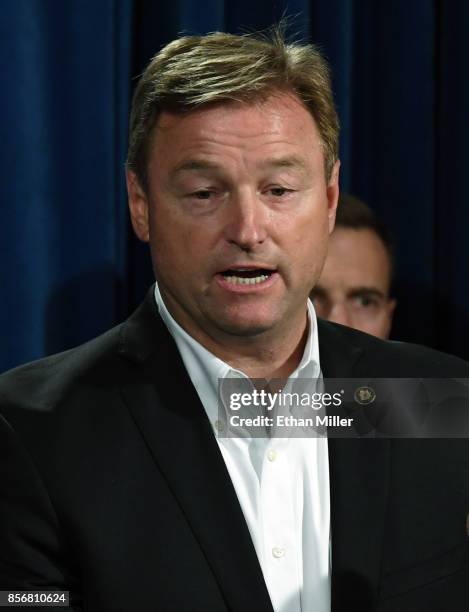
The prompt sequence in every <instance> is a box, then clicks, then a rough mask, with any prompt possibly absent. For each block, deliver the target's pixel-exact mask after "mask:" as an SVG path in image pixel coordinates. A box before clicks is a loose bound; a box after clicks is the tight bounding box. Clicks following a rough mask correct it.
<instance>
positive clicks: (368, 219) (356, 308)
mask: <svg viewBox="0 0 469 612" xmlns="http://www.w3.org/2000/svg"><path fill="white" fill-rule="evenodd" d="M393 264H394V262H393V244H392V241H391V238H390V235H389V232H388V231H387V228H386V227H385V226H384V225H383V224H382V223H381V222H380V221H379V220H378V219H377V217H376V215H375V214H374V213H373V211H372V210H371V209H370V208H369V207H368V206H367V205H366V204H365V203H364V202H362V201H361V200H358V199H357V198H355V197H353V196H351V195H348V194H343V193H342V194H341V195H340V197H339V205H338V207H337V214H336V222H335V229H334V232H333V233H332V235H331V237H330V240H329V247H328V252H327V257H326V262H325V264H324V268H323V271H322V273H321V277H320V279H319V281H318V282H317V284H316V285H315V286H314V288H313V291H312V292H311V299H312V300H313V303H314V307H315V309H316V314H317V315H318V316H319V317H322V318H323V319H327V320H328V321H333V322H334V323H340V324H342V325H347V326H349V327H353V328H354V329H358V330H360V331H363V332H365V333H367V334H372V335H373V336H377V337H378V338H383V339H386V338H388V337H389V333H390V331H391V326H392V319H393V315H394V310H395V308H396V300H395V299H393V298H392V297H391V287H392V277H393V267H394V265H393Z"/></svg>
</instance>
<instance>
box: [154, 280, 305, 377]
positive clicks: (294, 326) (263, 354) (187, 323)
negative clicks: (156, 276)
mask: <svg viewBox="0 0 469 612" xmlns="http://www.w3.org/2000/svg"><path fill="white" fill-rule="evenodd" d="M160 292H161V295H162V298H163V300H164V303H165V305H166V308H167V309H168V311H169V312H170V314H171V316H172V317H173V318H174V320H175V321H177V323H178V324H179V325H180V326H181V327H182V328H183V329H184V330H185V331H186V332H187V333H188V334H189V335H190V336H191V337H192V338H194V340H196V341H197V342H199V344H201V345H202V346H203V347H204V348H206V349H207V350H208V351H210V352H211V353H212V354H213V355H215V356H216V357H218V358H219V359H221V360H222V361H224V362H225V363H227V364H228V365H230V366H231V367H232V368H234V369H237V370H240V371H241V372H243V373H244V374H246V375H247V376H248V377H249V378H264V379H271V378H288V377H289V376H290V375H291V374H292V372H294V371H295V369H296V368H297V367H298V365H299V363H300V361H301V358H302V356H303V353H304V349H305V346H306V341H307V337H308V330H309V328H308V317H307V309H306V305H305V308H304V310H302V311H301V312H299V313H298V314H297V315H296V316H293V317H288V321H287V322H286V323H285V324H284V325H280V324H279V325H278V326H276V327H275V329H271V330H268V331H266V332H263V333H259V334H256V335H255V336H237V335H234V334H230V333H227V332H223V331H221V330H205V329H203V328H201V327H200V326H196V325H194V324H193V323H192V322H191V320H190V319H189V318H188V317H187V316H184V315H185V313H184V312H182V311H181V310H180V309H178V308H177V307H175V308H173V307H172V306H173V303H172V300H171V298H170V296H167V295H166V294H165V293H163V291H161V289H160Z"/></svg>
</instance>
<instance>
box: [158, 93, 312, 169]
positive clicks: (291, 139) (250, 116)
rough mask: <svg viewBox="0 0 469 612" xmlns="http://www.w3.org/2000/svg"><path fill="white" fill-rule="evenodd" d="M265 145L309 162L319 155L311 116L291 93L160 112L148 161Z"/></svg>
mask: <svg viewBox="0 0 469 612" xmlns="http://www.w3.org/2000/svg"><path fill="white" fill-rule="evenodd" d="M269 148H270V149H271V150H272V151H274V152H275V151H276V150H279V149H280V148H281V149H282V150H283V151H285V152H286V153H287V154H288V153H295V152H297V153H298V152H299V153H301V154H302V155H303V156H304V157H305V158H308V159H309V158H311V161H313V160H314V158H315V157H317V158H319V159H320V160H322V159H323V152H322V145H321V140H320V136H319V132H318V129H317V126H316V123H315V121H314V118H313V117H312V115H311V114H310V112H309V111H308V110H307V109H306V107H305V106H304V104H303V103H302V102H301V101H300V100H299V98H297V97H296V96H295V95H294V94H290V93H284V92H281V93H280V92H279V93H278V94H275V95H271V96H270V97H268V98H266V99H265V100H263V101H255V102H253V103H249V104H248V103H244V102H234V101H230V102H223V103H220V104H214V105H210V106H204V107H201V108H198V109H195V110H193V111H190V112H186V113H177V114H176V113H169V112H163V113H162V114H161V116H160V117H159V119H158V122H157V124H156V126H155V129H154V133H153V138H152V147H151V154H150V162H151V158H152V156H153V154H155V153H156V154H158V153H159V152H164V155H165V158H166V159H167V157H168V155H170V156H171V158H184V157H190V156H191V155H193V154H194V153H200V152H202V153H204V152H205V153H207V154H213V155H216V154H217V149H218V150H220V151H221V152H223V153H225V152H227V153H229V152H230V150H231V151H232V152H233V153H235V152H242V153H244V154H249V153H253V154H255V153H256V152H259V151H261V150H262V153H265V152H266V150H268V149H269ZM160 161H161V160H160Z"/></svg>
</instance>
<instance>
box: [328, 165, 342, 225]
mask: <svg viewBox="0 0 469 612" xmlns="http://www.w3.org/2000/svg"><path fill="white" fill-rule="evenodd" d="M339 169H340V160H337V161H336V162H335V164H334V166H333V168H332V172H331V178H330V179H329V183H328V184H327V190H326V192H327V209H328V213H327V216H328V217H329V234H332V231H333V229H334V226H335V213H336V211H337V204H338V202H339Z"/></svg>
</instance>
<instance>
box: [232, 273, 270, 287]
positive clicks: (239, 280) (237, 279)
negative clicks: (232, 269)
mask: <svg viewBox="0 0 469 612" xmlns="http://www.w3.org/2000/svg"><path fill="white" fill-rule="evenodd" d="M268 278H269V277H268V275H267V274H261V275H259V276H253V277H252V278H244V277H243V276H225V280H227V281H228V282H229V283H235V284H238V285H255V284H257V283H262V282H264V281H265V280H267V279H268Z"/></svg>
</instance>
